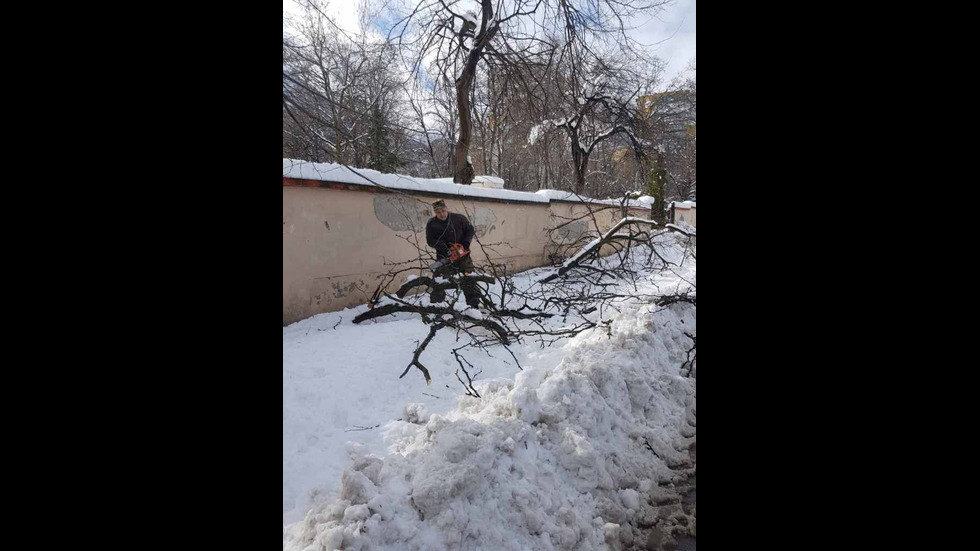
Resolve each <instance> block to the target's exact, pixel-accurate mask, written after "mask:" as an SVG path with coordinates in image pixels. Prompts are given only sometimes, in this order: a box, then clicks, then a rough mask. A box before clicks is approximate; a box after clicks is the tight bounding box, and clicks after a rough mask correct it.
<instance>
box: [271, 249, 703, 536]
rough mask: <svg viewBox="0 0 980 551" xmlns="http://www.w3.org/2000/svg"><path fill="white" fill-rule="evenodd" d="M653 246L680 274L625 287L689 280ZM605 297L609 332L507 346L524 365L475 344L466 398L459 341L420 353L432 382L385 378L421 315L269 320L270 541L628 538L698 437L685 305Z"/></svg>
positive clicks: (689, 315) (690, 273) (692, 328)
mask: <svg viewBox="0 0 980 551" xmlns="http://www.w3.org/2000/svg"><path fill="white" fill-rule="evenodd" d="M661 239H663V242H664V244H665V246H666V247H667V249H666V252H665V254H666V255H667V257H668V258H669V259H670V260H672V261H676V262H678V263H679V264H681V265H682V267H681V268H677V269H675V270H674V272H667V273H660V272H648V273H645V275H644V276H643V277H642V278H641V280H640V282H639V288H638V289H637V290H635V291H633V292H634V294H635V295H638V296H639V295H644V294H654V293H656V294H661V293H669V292H675V291H678V290H683V289H684V288H685V287H687V286H688V284H687V283H685V281H690V282H693V284H695V285H696V279H697V273H696V261H694V260H692V259H690V258H687V259H686V260H684V262H681V260H683V250H684V246H683V243H682V241H681V240H680V238H679V236H677V235H676V234H669V235H666V236H662V237H661ZM611 258H614V257H611ZM606 261H607V262H611V261H612V260H609V259H607V260H606ZM550 271H552V270H551V269H539V270H532V271H531V272H527V273H524V274H519V275H518V276H517V277H516V278H515V283H516V284H517V285H518V286H526V285H530V284H532V282H534V281H537V280H539V279H540V277H541V275H542V274H544V273H549V272H550ZM456 298H457V302H456V305H457V307H461V301H462V300H463V298H462V297H456ZM617 306H618V308H619V309H620V311H621V313H620V314H618V315H616V316H615V317H614V318H613V323H612V325H611V326H610V327H609V329H608V330H606V329H602V330H594V331H591V332H587V333H583V334H581V335H579V336H578V337H576V338H574V339H573V340H571V341H568V342H565V343H564V344H559V345H556V346H553V347H551V348H545V349H539V348H537V347H536V346H535V345H534V343H529V344H528V345H526V346H517V347H515V348H514V352H515V354H516V355H517V357H518V359H519V360H520V361H521V364H522V365H523V367H524V371H521V372H519V371H518V370H517V368H516V366H513V365H507V364H505V363H504V361H503V360H504V359H508V360H509V359H510V358H509V356H508V355H507V354H506V353H505V352H502V351H499V352H500V353H498V351H494V350H493V349H491V353H492V354H494V356H496V358H489V357H487V356H486V355H485V354H472V355H471V357H468V359H469V360H470V361H472V362H473V363H474V365H475V368H476V370H477V371H482V374H481V375H480V376H479V378H478V380H477V383H476V387H477V388H478V390H479V392H480V394H481V395H482V398H479V399H477V398H471V397H461V396H460V394H461V387H460V386H459V385H458V383H457V382H456V381H455V376H454V373H455V371H456V369H457V368H458V367H457V365H456V363H455V361H454V359H453V357H452V354H451V350H452V349H453V348H455V347H458V346H460V344H459V343H458V342H457V341H456V337H455V335H449V334H442V333H440V334H439V335H438V336H437V337H436V338H435V340H433V342H432V344H431V345H430V347H429V350H428V351H427V352H426V354H425V355H424V356H423V362H424V363H426V365H427V366H428V367H429V369H430V371H431V372H432V376H433V379H434V381H433V382H434V384H433V387H432V388H429V387H426V385H425V381H424V379H423V378H422V377H421V375H420V374H418V373H417V372H415V371H412V372H410V373H409V375H408V376H407V377H406V378H405V379H401V380H399V379H398V375H399V374H400V373H401V371H402V370H403V369H404V367H405V366H406V365H407V364H408V363H409V362H410V361H411V356H412V351H413V350H414V348H415V347H416V346H417V342H418V341H419V340H420V339H421V338H423V337H424V335H425V334H426V333H427V328H426V326H425V325H424V324H423V323H422V322H421V320H419V319H418V317H417V316H412V315H409V314H399V315H396V316H391V317H388V318H384V319H381V320H376V321H374V322H369V323H366V324H362V325H361V326H355V325H352V324H351V319H352V318H353V316H354V315H356V314H357V313H359V312H361V311H364V308H359V309H355V310H345V311H344V312H336V313H332V314H323V315H320V316H316V317H314V318H311V319H309V320H305V321H303V322H300V323H298V324H294V325H292V326H289V327H286V328H283V549H284V551H286V550H290V551H304V550H307V549H316V550H320V549H331V550H332V549H339V548H341V546H342V547H343V549H379V550H389V549H390V550H396V549H397V550H403V549H405V550H415V549H462V548H469V549H535V550H536V549H605V548H607V545H612V546H614V547H615V545H614V544H616V545H618V544H620V543H619V542H622V541H627V540H629V541H632V540H631V538H632V537H633V530H634V528H633V526H634V525H635V524H637V519H639V518H641V517H644V515H649V513H650V505H649V503H650V501H651V499H652V497H653V496H654V495H655V494H656V493H657V492H659V491H661V490H660V487H661V485H669V484H670V483H671V482H673V481H676V477H677V474H676V471H675V470H673V469H671V467H676V466H677V465H678V464H680V463H681V462H683V461H684V460H685V458H686V457H687V454H686V448H687V446H688V445H690V444H691V443H693V442H696V429H692V422H691V419H692V418H693V419H695V421H694V422H693V424H694V425H696V411H697V401H696V380H695V379H690V378H687V377H684V376H682V375H681V372H680V366H681V365H682V364H683V362H684V361H685V360H686V351H687V350H688V349H689V348H690V344H691V343H690V340H689V339H688V338H687V337H685V336H684V333H685V332H688V333H692V334H693V333H696V329H697V318H696V312H695V310H694V309H693V308H692V307H690V306H689V305H683V304H677V305H673V306H671V307H668V308H660V307H657V306H656V305H655V304H653V303H651V301H650V300H648V299H643V298H634V299H631V300H628V301H626V302H623V303H621V304H618V305H617ZM467 313H470V312H467ZM548 323H553V324H555V325H553V326H560V325H562V324H563V323H574V320H571V319H570V320H565V321H562V320H556V321H553V322H548ZM511 363H513V362H512V361H511ZM447 386H449V388H446V387H447ZM378 425H380V426H378ZM357 427H362V428H368V429H369V430H363V431H358V430H356V429H357ZM373 427H377V428H373ZM352 429H353V430H352ZM348 430H352V431H351V432H345V431H348ZM692 430H693V432H692ZM347 441H352V442H353V443H352V444H346V445H345V442H347ZM648 445H649V446H650V447H652V448H653V449H654V450H655V451H656V454H654V453H652V452H651V451H650V450H649V449H648V448H647V446H648ZM661 458H663V459H661ZM308 510H309V513H308V514H307V511H308ZM304 514H306V517H305V521H304V522H297V521H299V520H301V519H302V518H303V515H304ZM294 522H295V524H292V523H294Z"/></svg>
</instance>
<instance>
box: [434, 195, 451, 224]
mask: <svg viewBox="0 0 980 551" xmlns="http://www.w3.org/2000/svg"><path fill="white" fill-rule="evenodd" d="M432 207H433V208H434V209H436V218H438V219H439V220H440V221H442V222H445V221H446V218H449V209H448V208H446V202H445V201H442V200H439V201H436V202H435V203H432Z"/></svg>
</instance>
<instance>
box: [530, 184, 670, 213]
mask: <svg viewBox="0 0 980 551" xmlns="http://www.w3.org/2000/svg"><path fill="white" fill-rule="evenodd" d="M536 195H540V196H541V197H547V198H548V199H550V200H552V201H575V202H577V203H593V204H597V205H609V206H614V207H619V206H622V205H623V199H622V198H619V199H590V198H588V197H582V196H579V195H576V194H575V193H573V192H571V191H561V190H558V189H542V190H540V191H538V192H536ZM655 202H657V200H656V199H655V198H653V197H650V196H649V195H644V196H642V197H640V198H639V199H630V200H629V201H626V206H628V207H630V208H637V209H649V208H650V205H652V204H654V203H655Z"/></svg>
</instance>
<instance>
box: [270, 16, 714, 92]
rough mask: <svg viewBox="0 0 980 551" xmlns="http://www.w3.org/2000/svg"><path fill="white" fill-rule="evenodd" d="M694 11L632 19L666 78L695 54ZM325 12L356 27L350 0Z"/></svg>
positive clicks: (341, 23) (638, 36) (342, 23)
mask: <svg viewBox="0 0 980 551" xmlns="http://www.w3.org/2000/svg"><path fill="white" fill-rule="evenodd" d="M302 3H303V2H302V0H299V2H297V0H283V1H282V11H283V16H284V17H285V16H288V15H294V16H295V15H298V14H300V13H301V10H300V8H299V7H298V5H299V4H302ZM697 11H698V2H697V0H673V1H672V3H671V5H670V6H668V7H667V8H666V9H665V10H664V11H662V12H661V13H660V14H658V15H657V16H655V17H652V18H649V19H647V20H644V21H635V22H634V25H635V26H636V28H634V29H633V30H632V31H631V35H632V36H633V37H634V38H635V39H637V40H639V41H640V42H642V43H644V44H647V45H651V46H652V48H653V51H654V53H655V54H656V55H657V56H658V57H660V58H662V59H663V60H664V61H666V62H667V69H666V73H665V75H664V76H665V82H669V81H670V80H672V79H673V78H674V77H676V76H677V75H678V74H680V73H681V72H682V71H683V70H684V69H685V68H686V67H687V65H688V63H690V61H691V59H693V58H694V57H695V56H697V26H698V25H697V23H698V17H697ZM327 15H329V16H331V17H332V18H334V21H336V22H337V24H338V25H339V26H341V27H342V28H344V29H349V30H351V31H356V30H357V28H358V14H357V10H356V9H355V8H354V2H351V0H330V5H329V7H328V8H327Z"/></svg>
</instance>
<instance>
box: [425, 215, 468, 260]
mask: <svg viewBox="0 0 980 551" xmlns="http://www.w3.org/2000/svg"><path fill="white" fill-rule="evenodd" d="M475 233H476V230H474V229H473V226H472V225H471V224H470V221H469V219H468V218H466V217H465V216H463V215H462V214H456V213H455V212H451V213H449V217H448V218H446V221H445V222H443V221H442V220H439V219H438V218H435V217H433V218H432V219H431V220H429V223H428V224H426V226H425V239H426V241H427V242H428V243H429V246H430V247H432V248H433V249H435V250H436V258H447V257H449V246H450V245H452V244H453V243H459V244H461V245H462V246H463V247H465V248H466V249H469V248H470V243H471V242H472V241H473V235H474V234H475Z"/></svg>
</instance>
